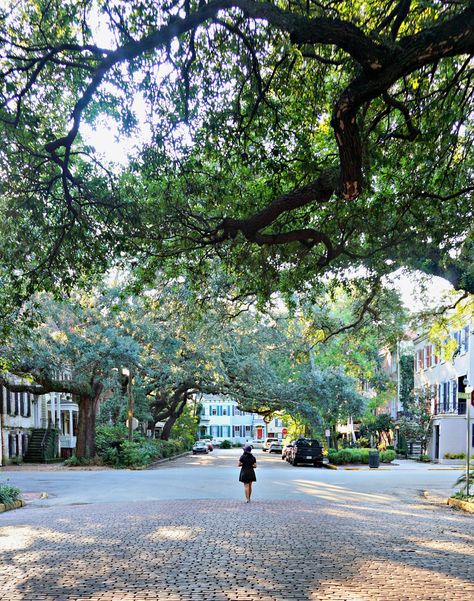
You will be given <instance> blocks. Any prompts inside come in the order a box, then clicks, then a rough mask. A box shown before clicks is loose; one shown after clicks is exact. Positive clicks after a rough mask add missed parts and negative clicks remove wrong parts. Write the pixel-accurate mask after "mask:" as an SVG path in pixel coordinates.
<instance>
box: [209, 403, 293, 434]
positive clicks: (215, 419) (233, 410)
mask: <svg viewBox="0 0 474 601" xmlns="http://www.w3.org/2000/svg"><path fill="white" fill-rule="evenodd" d="M200 404H201V412H200V415H199V417H200V421H199V437H200V438H212V439H213V440H216V441H217V442H222V441H223V440H229V441H230V442H232V443H241V444H244V443H245V442H247V441H249V442H250V441H262V443H263V441H264V440H265V438H267V437H274V438H280V439H281V438H284V436H285V435H286V433H287V430H286V428H285V426H284V425H283V422H282V420H281V419H280V418H274V419H272V420H271V421H270V422H269V423H268V424H267V423H266V422H265V421H264V419H263V417H262V416H261V415H259V414H258V413H248V412H245V411H240V409H239V408H238V403H237V401H235V400H233V399H229V398H227V397H223V396H218V395H203V397H202V398H201V400H200Z"/></svg>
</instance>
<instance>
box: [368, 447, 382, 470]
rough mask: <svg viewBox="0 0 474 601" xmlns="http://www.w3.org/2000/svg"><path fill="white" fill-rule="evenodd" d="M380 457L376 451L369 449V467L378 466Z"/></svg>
mask: <svg viewBox="0 0 474 601" xmlns="http://www.w3.org/2000/svg"><path fill="white" fill-rule="evenodd" d="M379 465H380V457H379V452H378V451H369V467H379Z"/></svg>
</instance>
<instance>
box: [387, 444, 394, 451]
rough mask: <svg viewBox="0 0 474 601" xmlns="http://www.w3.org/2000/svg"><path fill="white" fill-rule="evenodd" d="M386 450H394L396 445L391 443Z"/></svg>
mask: <svg viewBox="0 0 474 601" xmlns="http://www.w3.org/2000/svg"><path fill="white" fill-rule="evenodd" d="M386 450H387V451H394V450H395V447H394V446H393V445H391V444H389V445H387V449H386Z"/></svg>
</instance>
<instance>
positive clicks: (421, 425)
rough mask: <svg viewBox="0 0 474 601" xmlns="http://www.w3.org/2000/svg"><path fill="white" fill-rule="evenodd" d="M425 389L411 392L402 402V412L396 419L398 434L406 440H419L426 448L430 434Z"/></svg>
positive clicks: (429, 419)
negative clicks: (403, 402)
mask: <svg viewBox="0 0 474 601" xmlns="http://www.w3.org/2000/svg"><path fill="white" fill-rule="evenodd" d="M428 394H429V393H428V392H427V391H423V390H422V391H417V392H416V393H412V394H411V395H410V396H409V397H408V399H407V400H406V401H405V404H404V414H403V415H402V417H401V418H400V419H399V420H398V428H399V435H400V436H401V437H402V439H403V440H404V445H405V446H406V443H407V442H418V441H419V442H421V446H422V450H424V449H426V447H427V444H428V441H429V440H430V438H431V436H432V431H431V411H430V407H429V403H430V399H429V396H428Z"/></svg>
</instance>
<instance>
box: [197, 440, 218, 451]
mask: <svg viewBox="0 0 474 601" xmlns="http://www.w3.org/2000/svg"><path fill="white" fill-rule="evenodd" d="M198 442H203V443H204V444H207V450H208V451H213V450H214V447H213V446H212V441H210V440H208V439H207V438H204V439H203V440H198Z"/></svg>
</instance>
